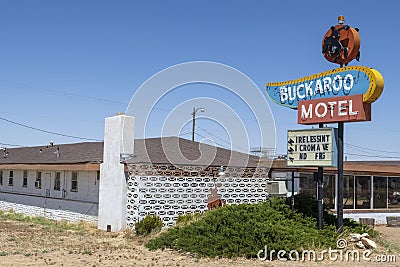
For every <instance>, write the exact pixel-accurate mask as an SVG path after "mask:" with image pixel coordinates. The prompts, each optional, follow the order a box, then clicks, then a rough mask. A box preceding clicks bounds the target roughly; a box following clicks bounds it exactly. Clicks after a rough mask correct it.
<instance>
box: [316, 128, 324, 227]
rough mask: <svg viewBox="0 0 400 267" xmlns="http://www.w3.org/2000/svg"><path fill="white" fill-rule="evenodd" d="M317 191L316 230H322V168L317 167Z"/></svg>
mask: <svg viewBox="0 0 400 267" xmlns="http://www.w3.org/2000/svg"><path fill="white" fill-rule="evenodd" d="M323 127H324V124H323V123H320V124H319V128H323ZM317 184H318V187H317V188H318V191H317V199H318V230H322V229H323V228H324V222H323V220H324V207H323V203H324V202H323V201H324V168H323V167H318V178H317Z"/></svg>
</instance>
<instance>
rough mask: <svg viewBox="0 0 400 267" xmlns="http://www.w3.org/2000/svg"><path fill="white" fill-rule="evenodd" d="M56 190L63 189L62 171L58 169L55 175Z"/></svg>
mask: <svg viewBox="0 0 400 267" xmlns="http://www.w3.org/2000/svg"><path fill="white" fill-rule="evenodd" d="M53 190H54V191H60V190H61V172H59V171H57V172H56V173H55V175H54V187H53Z"/></svg>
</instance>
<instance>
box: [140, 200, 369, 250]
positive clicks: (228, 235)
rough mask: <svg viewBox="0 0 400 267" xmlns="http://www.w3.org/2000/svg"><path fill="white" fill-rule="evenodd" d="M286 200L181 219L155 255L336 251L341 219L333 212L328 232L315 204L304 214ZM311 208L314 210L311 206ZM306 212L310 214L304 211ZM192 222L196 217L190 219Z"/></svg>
mask: <svg viewBox="0 0 400 267" xmlns="http://www.w3.org/2000/svg"><path fill="white" fill-rule="evenodd" d="M285 201H286V200H285V199H283V198H273V199H271V200H270V201H267V202H264V203H258V204H240V205H228V206H225V207H221V208H218V209H215V210H212V211H207V212H205V213H204V214H202V215H201V216H200V217H199V218H198V219H197V220H189V219H187V218H183V217H185V216H181V218H180V221H181V222H185V221H190V223H187V224H177V226H176V227H172V228H169V229H168V230H167V231H165V232H164V233H162V234H160V235H159V236H158V237H156V238H153V239H151V240H149V241H148V242H147V243H146V247H147V248H149V249H150V250H155V249H163V248H171V249H175V250H180V251H186V252H190V253H193V254H195V255H197V256H207V257H216V256H222V257H228V258H232V257H246V258H254V257H256V256H257V252H258V251H259V250H261V249H263V248H264V246H267V247H268V251H272V250H276V251H279V250H285V251H287V252H289V251H291V250H297V251H298V252H301V251H303V250H309V249H318V248H329V247H331V248H336V241H337V240H338V238H339V235H338V233H337V232H336V227H335V225H334V221H335V216H334V215H333V214H329V213H327V218H326V219H327V223H326V224H325V225H324V229H323V230H318V229H317V220H316V219H315V218H314V215H315V211H314V208H312V207H316V206H315V205H314V200H312V199H308V200H307V201H309V202H306V199H304V201H305V202H306V203H308V204H304V206H303V204H302V205H300V206H303V208H300V207H299V208H298V209H299V211H292V210H291V208H290V206H289V205H288V204H286V203H285ZM306 205H310V207H311V208H310V207H305V206H306ZM300 210H301V211H303V212H304V213H302V212H300ZM188 218H190V216H189V217H188ZM344 230H345V231H346V232H352V233H355V232H356V233H362V232H364V230H365V229H362V228H361V226H360V225H359V224H358V223H356V222H354V221H353V222H350V221H348V224H347V225H346V226H345V228H344Z"/></svg>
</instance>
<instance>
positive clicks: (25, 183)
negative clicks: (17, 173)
mask: <svg viewBox="0 0 400 267" xmlns="http://www.w3.org/2000/svg"><path fill="white" fill-rule="evenodd" d="M27 186H28V171H24V175H23V177H22V187H27Z"/></svg>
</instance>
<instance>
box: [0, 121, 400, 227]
mask: <svg viewBox="0 0 400 267" xmlns="http://www.w3.org/2000/svg"><path fill="white" fill-rule="evenodd" d="M133 136H134V118H133V117H130V116H125V115H118V116H114V117H110V118H106V121H105V138H104V142H86V143H77V144H64V145H54V144H50V145H49V146H37V147H23V148H12V149H7V150H3V157H2V158H0V209H14V210H16V211H18V212H22V213H26V214H30V215H41V216H46V217H48V218H52V219H58V220H59V219H65V220H71V221H74V220H75V221H77V220H86V221H92V222H96V223H97V224H98V228H99V229H102V230H105V231H120V230H122V229H124V228H125V227H132V226H134V224H135V223H136V222H138V221H140V220H142V219H143V218H144V217H145V216H146V215H147V214H154V215H158V216H160V217H161V218H162V220H163V222H164V224H165V225H173V224H174V223H175V220H176V218H177V217H178V216H179V215H183V214H186V213H188V212H190V213H195V212H203V211H205V210H207V204H208V197H209V196H210V194H211V190H216V192H217V194H218V196H219V197H220V198H221V199H222V200H223V201H224V202H225V203H226V204H228V205H229V204H239V203H257V202H261V201H266V200H267V199H268V198H269V197H270V196H275V195H276V196H291V195H292V193H294V194H298V193H305V194H309V195H312V196H315V197H316V195H317V186H316V178H315V173H316V172H317V169H316V168H312V167H302V168H293V167H288V166H287V165H286V160H283V159H277V160H274V161H273V162H272V161H271V160H268V159H260V158H259V157H255V156H251V155H247V154H243V153H239V152H235V151H230V150H227V149H223V148H218V147H213V146H209V145H205V144H201V143H198V142H192V141H190V140H186V139H181V138H177V137H164V138H148V139H136V140H134V137H133ZM271 164H272V165H271ZM344 173H345V176H344V191H343V196H344V200H343V203H344V216H345V217H350V218H353V219H355V220H358V219H359V218H361V217H367V218H375V219H376V223H386V217H387V216H400V162H398V161H392V162H389V161H376V162H345V164H344ZM292 176H293V177H294V184H293V189H294V190H292ZM336 196H337V172H336V170H335V169H334V168H324V203H325V204H326V205H327V207H328V208H329V209H331V210H332V211H333V212H335V211H336V208H337V207H336V203H337V201H336Z"/></svg>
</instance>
